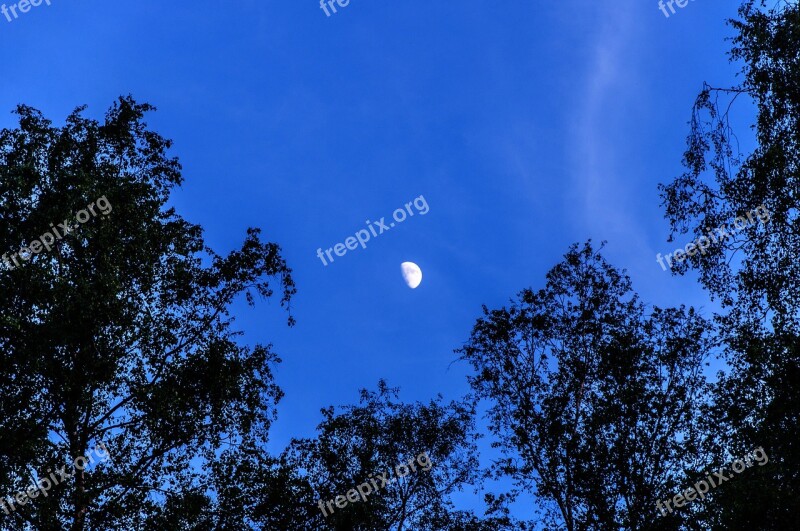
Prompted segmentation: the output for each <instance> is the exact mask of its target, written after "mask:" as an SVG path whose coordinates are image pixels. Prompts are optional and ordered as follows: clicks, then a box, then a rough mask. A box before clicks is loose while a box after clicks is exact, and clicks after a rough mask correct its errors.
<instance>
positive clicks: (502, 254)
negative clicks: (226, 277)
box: [0, 0, 746, 451]
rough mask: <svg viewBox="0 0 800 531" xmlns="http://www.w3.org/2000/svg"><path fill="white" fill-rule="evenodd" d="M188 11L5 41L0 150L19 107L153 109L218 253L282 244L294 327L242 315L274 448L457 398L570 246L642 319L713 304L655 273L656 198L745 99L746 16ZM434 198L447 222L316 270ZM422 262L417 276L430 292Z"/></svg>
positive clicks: (299, 5)
mask: <svg viewBox="0 0 800 531" xmlns="http://www.w3.org/2000/svg"><path fill="white" fill-rule="evenodd" d="M173 4H174V3H170V2H155V1H152V0H137V1H136V2H133V1H116V2H102V1H100V0H83V1H81V2H75V1H70V0H52V5H51V6H46V5H45V4H43V5H42V6H40V7H36V8H33V9H32V10H31V11H30V12H28V13H26V14H24V15H21V16H20V18H18V19H16V20H13V21H12V22H10V23H9V22H7V21H6V20H5V19H4V18H0V50H2V57H3V61H2V77H3V82H2V83H1V84H0V103H1V104H2V105H1V107H2V113H0V127H10V126H13V125H14V117H13V116H12V115H11V114H10V113H9V112H10V111H11V110H12V109H13V107H14V106H15V105H16V104H18V103H26V104H29V105H32V106H34V107H37V108H39V109H41V110H42V111H43V112H44V113H45V115H47V116H48V117H50V118H52V119H54V120H55V121H56V123H57V124H58V125H60V124H61V123H62V122H61V120H63V118H64V116H66V114H67V113H68V112H69V111H71V110H72V109H73V108H74V107H75V106H77V105H80V104H87V105H89V110H88V114H89V115H91V116H93V117H96V118H100V117H102V115H103V113H104V112H105V110H106V109H107V108H108V106H109V105H110V104H111V103H112V101H113V100H114V99H115V98H116V97H117V96H119V95H123V94H128V93H130V94H132V95H133V96H134V97H135V98H136V99H137V100H139V101H147V102H149V103H152V104H154V105H156V106H157V107H158V109H159V110H158V112H157V113H154V114H151V115H150V116H149V118H148V121H149V123H150V124H151V126H153V127H154V128H155V129H156V130H158V131H159V132H160V133H161V134H163V135H164V136H166V137H168V138H172V139H173V140H174V141H175V146H174V152H173V153H174V154H175V155H177V156H178V157H179V158H180V159H181V162H182V164H183V166H184V177H185V179H186V182H185V184H184V186H183V188H182V189H180V190H179V191H177V193H176V194H175V195H174V197H173V202H174V204H175V206H176V207H177V208H178V210H179V212H181V213H182V215H183V216H184V217H185V218H187V219H188V220H190V221H192V222H195V223H199V224H200V225H202V226H203V227H204V229H205V235H206V238H207V241H208V243H209V244H210V245H211V246H212V247H213V248H215V249H216V250H217V252H221V253H222V252H227V251H230V250H232V249H233V248H235V247H236V246H237V245H238V244H239V243H240V242H241V240H242V239H243V238H244V234H245V230H246V228H247V227H248V226H257V227H261V228H262V229H263V230H264V233H265V236H266V239H268V240H270V241H275V242H277V243H279V244H280V245H281V246H282V248H283V250H284V256H285V257H286V259H287V260H288V262H289V264H290V266H291V267H292V268H293V269H294V274H295V281H296V282H297V285H298V294H297V296H296V298H295V299H294V303H293V313H294V315H295V317H296V319H297V323H298V324H297V326H296V327H294V328H292V329H288V328H286V327H285V324H284V323H285V315H284V314H283V313H281V311H280V310H279V308H278V305H277V304H276V303H275V302H272V303H270V304H264V303H261V304H259V305H258V306H257V307H256V308H255V309H250V308H249V307H247V306H246V305H244V304H241V305H238V306H237V308H236V315H237V324H238V327H239V328H241V329H242V330H243V331H244V332H245V335H244V338H243V340H244V341H247V342H250V343H256V342H265V343H266V342H270V343H273V345H274V348H275V350H276V351H277V352H278V354H279V355H280V356H281V357H282V358H283V360H284V363H283V364H282V365H281V366H280V367H279V369H278V371H277V377H278V383H279V385H280V386H281V387H282V388H283V389H284V391H285V392H286V397H285V399H284V400H283V401H282V403H281V406H280V419H279V421H278V423H277V424H276V425H275V427H274V429H273V432H272V437H273V439H272V441H271V445H272V447H273V448H272V449H273V450H275V451H279V450H280V449H281V448H283V447H284V446H285V444H286V443H287V442H288V441H289V439H290V438H291V437H298V436H310V435H312V434H313V430H314V427H315V426H316V424H317V423H318V422H319V421H320V420H321V416H320V415H319V409H320V408H321V407H324V406H327V405H331V404H336V405H338V404H345V403H353V402H355V401H356V400H357V390H358V389H359V388H362V387H369V388H374V387H375V384H376V383H377V381H378V379H379V378H386V379H387V380H388V381H389V383H390V384H391V385H394V386H399V387H401V389H402V395H401V396H402V398H403V399H405V400H409V401H411V400H428V399H430V398H432V397H433V396H435V395H436V394H437V393H442V394H443V395H444V396H445V397H446V398H448V399H450V398H457V397H458V396H461V395H462V394H463V393H465V392H466V391H467V384H466V381H465V379H464V375H465V374H466V371H467V367H466V366H464V365H463V364H454V365H452V366H451V365H450V363H451V362H452V361H453V360H454V357H455V355H454V354H453V349H454V348H457V347H459V346H460V345H461V344H462V343H463V342H464V341H465V340H466V338H467V337H468V335H469V332H470V330H471V327H472V325H473V324H474V321H475V319H476V318H477V317H478V316H479V314H480V307H481V304H486V305H487V306H489V307H496V306H499V305H502V304H504V303H505V302H507V301H508V299H509V298H510V297H512V296H513V295H514V294H515V293H517V292H518V291H519V290H521V289H523V288H525V287H528V286H532V287H540V286H541V285H542V284H543V279H544V274H545V273H546V271H547V270H548V269H549V268H550V267H552V266H553V265H554V264H555V263H557V262H558V261H559V260H560V258H561V256H562V254H563V253H564V252H565V251H566V250H567V248H568V246H569V245H570V244H571V243H573V242H583V241H585V240H586V239H588V238H592V239H594V240H595V241H600V240H608V246H607V248H606V255H607V256H608V257H609V258H610V260H611V261H612V263H614V264H615V265H617V266H619V267H624V268H626V269H627V270H628V271H629V273H630V274H631V276H632V278H633V280H634V285H635V288H636V289H637V290H638V291H639V292H640V293H641V294H642V296H643V298H644V299H645V300H646V301H649V302H651V303H654V304H658V305H661V306H665V305H677V304H693V305H698V306H704V307H706V308H707V309H708V308H709V307H710V306H709V303H708V301H707V297H706V296H705V295H704V294H703V293H702V292H701V291H700V290H699V289H698V288H697V287H696V284H695V283H694V282H693V280H692V279H691V278H675V277H672V276H671V275H669V274H668V273H665V272H664V271H662V270H661V268H660V267H659V266H658V264H657V263H656V262H655V254H656V253H657V252H661V253H664V254H666V253H668V252H670V251H672V250H673V249H674V248H675V247H676V245H674V244H668V243H667V242H666V238H667V236H668V226H667V223H666V221H665V220H664V219H663V214H662V210H661V208H660V206H659V203H660V201H659V198H658V192H657V189H656V185H657V184H658V183H659V182H667V181H668V180H670V179H671V178H672V177H673V176H675V175H677V174H678V173H679V172H680V159H681V155H682V152H683V147H684V138H685V135H686V132H687V125H686V122H687V120H688V119H689V116H690V109H691V105H692V102H693V100H694V97H695V95H696V94H697V92H698V91H699V89H700V88H701V87H702V83H703V81H708V82H709V83H711V84H713V85H716V86H725V85H729V84H731V83H733V82H734V74H735V70H736V68H735V67H734V66H732V65H730V64H728V62H727V57H726V55H725V52H726V51H727V49H728V47H729V44H728V43H727V42H725V40H724V39H725V37H727V36H730V34H731V29H730V28H728V27H727V26H725V25H724V23H723V21H724V20H725V19H726V18H728V17H731V16H733V15H735V9H736V4H737V2H721V1H719V0H698V1H696V2H690V3H689V5H688V6H687V7H685V8H683V9H678V11H677V13H676V14H675V15H672V16H671V17H669V18H666V17H664V15H663V14H662V13H661V11H659V9H658V6H657V2H656V0H635V1H634V0H618V1H616V2H594V1H588V0H580V1H579V0H560V1H559V2H540V1H536V2H530V1H522V0H513V1H506V2H489V1H485V0H484V1H478V0H460V1H458V2H454V1H447V2H445V1H438V2H431V1H422V0H409V1H406V2H377V1H368V0H351V2H350V4H349V5H348V6H347V7H345V8H339V12H338V13H336V14H334V15H332V16H330V17H326V15H325V13H324V12H323V11H322V10H321V9H320V8H319V5H318V3H317V2H316V0H283V1H276V0H266V1H264V0H259V1H255V0H243V1H240V2H230V3H221V2H218V1H215V2H210V1H207V0H195V1H193V2H191V3H190V2H181V5H180V6H177V5H173ZM740 124H741V125H742V127H744V126H745V125H746V124H745V121H744V118H742V119H741V121H740ZM743 140H745V142H746V138H744V139H743ZM420 195H423V196H424V197H425V199H426V200H427V203H428V205H429V207H430V211H429V212H428V213H427V215H425V216H419V215H416V216H414V217H412V218H409V219H408V220H406V221H405V222H404V223H402V224H400V225H398V226H397V227H395V228H393V229H392V230H391V231H389V232H387V233H384V234H382V235H381V236H380V237H378V238H375V239H373V240H372V241H370V242H369V243H368V246H367V248H366V249H361V248H359V249H357V250H355V251H350V252H348V253H347V254H346V255H345V256H344V257H340V258H337V260H336V261H335V262H334V263H333V264H330V265H328V266H327V267H325V266H323V265H322V263H321V261H320V260H319V258H317V256H316V254H315V253H316V250H317V248H319V247H322V248H327V247H332V246H333V245H334V244H335V243H337V242H343V241H344V240H345V238H346V237H348V236H351V235H353V234H354V233H355V232H356V231H357V230H359V229H362V228H363V227H364V222H365V220H366V219H370V220H377V219H379V218H380V217H381V216H385V217H387V218H389V216H391V213H392V211H393V210H395V209H396V208H399V207H402V206H403V205H404V204H405V203H407V202H409V201H411V200H413V199H414V198H415V197H418V196H420ZM689 239H690V237H688V236H687V237H685V238H683V239H682V240H679V241H680V242H682V243H681V244H683V243H686V242H688V241H689ZM403 261H413V262H416V263H417V264H419V265H420V266H421V268H422V271H423V275H424V278H423V281H422V284H421V286H420V287H419V288H418V289H416V290H411V289H409V288H407V287H406V286H405V285H404V284H403V282H402V279H401V277H400V272H399V265H400V263H401V262H403Z"/></svg>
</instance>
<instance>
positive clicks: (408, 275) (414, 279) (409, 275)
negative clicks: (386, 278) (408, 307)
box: [400, 262, 422, 289]
mask: <svg viewBox="0 0 800 531" xmlns="http://www.w3.org/2000/svg"><path fill="white" fill-rule="evenodd" d="M400 271H401V272H402V273H403V280H405V281H406V285H407V286H408V287H409V288H411V289H414V288H416V287H417V286H419V283H420V282H422V270H421V269H420V268H419V266H418V265H417V264H415V263H414V262H403V263H402V264H400Z"/></svg>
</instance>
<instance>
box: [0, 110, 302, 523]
mask: <svg viewBox="0 0 800 531" xmlns="http://www.w3.org/2000/svg"><path fill="white" fill-rule="evenodd" d="M150 110H152V107H150V106H149V105H146V104H139V103H136V102H135V101H134V100H133V99H132V98H130V97H127V98H120V99H119V101H118V102H116V103H115V104H114V105H113V106H112V107H111V108H110V110H109V111H108V113H107V115H106V118H105V120H104V122H102V123H99V122H97V121H94V120H91V119H87V118H85V117H84V116H83V115H82V111H83V109H82V108H79V109H77V110H76V111H75V112H73V113H72V114H70V116H69V117H68V118H67V120H66V124H65V125H64V126H63V127H60V128H59V127H54V126H53V125H52V124H51V122H50V121H48V120H46V119H45V118H44V117H43V116H42V114H41V113H39V112H38V111H36V110H34V109H32V108H30V107H26V106H20V107H18V108H17V110H16V113H17V115H18V116H19V127H17V128H15V129H4V130H3V131H2V132H1V133H0V221H2V222H0V227H2V228H0V243H1V244H2V246H3V248H4V250H10V252H16V250H17V249H20V247H21V246H27V245H30V246H31V249H33V244H32V240H33V239H35V238H39V235H43V234H44V233H46V232H48V231H51V227H52V226H51V224H56V223H60V222H62V221H63V220H73V219H75V217H76V212H78V215H79V217H78V220H79V221H80V220H81V217H82V216H80V210H81V209H84V208H86V206H87V204H88V203H90V202H91V201H94V200H96V199H97V198H101V197H104V198H106V200H107V202H108V203H109V204H110V205H111V207H112V210H111V211H110V212H109V213H108V215H106V216H97V217H93V218H92V219H89V220H88V221H86V222H85V223H84V224H82V225H81V226H80V228H79V229H75V230H73V231H72V233H70V234H62V235H61V236H62V238H60V239H56V241H55V242H54V243H53V245H52V246H51V248H50V249H47V250H40V252H39V253H38V254H31V253H24V254H26V255H27V256H28V260H27V261H25V262H24V263H20V266H19V267H14V268H4V269H3V270H2V271H0V308H2V309H1V310H0V346H1V347H2V349H0V350H1V351H0V360H2V366H3V371H2V374H1V375H0V411H2V415H0V466H2V469H0V489H2V490H3V492H5V493H9V494H11V493H14V492H17V491H24V490H26V489H27V488H28V487H29V486H30V485H31V484H32V482H33V481H34V480H36V479H38V478H40V477H46V476H47V474H48V472H47V471H48V470H50V469H53V470H55V469H57V468H58V467H61V466H63V465H70V467H71V463H72V462H73V459H74V458H76V457H78V456H82V455H85V454H87V452H88V451H89V450H90V449H91V448H93V447H94V445H96V444H97V443H98V442H101V441H102V442H104V443H105V444H106V445H107V447H108V451H109V453H110V456H111V457H110V458H111V462H106V463H99V464H97V465H96V466H91V467H88V468H86V469H85V470H74V477H72V478H71V479H70V480H68V481H65V482H64V483H62V484H60V485H58V486H56V487H53V488H52V489H50V491H49V495H48V496H47V497H41V496H40V497H38V498H37V499H36V500H32V501H31V502H30V503H28V502H26V503H25V504H24V505H22V504H19V505H17V506H16V510H14V511H12V512H11V513H10V514H9V515H7V516H6V515H2V517H3V526H4V527H5V528H7V529H28V528H32V529H73V530H82V529H137V528H140V527H142V526H143V525H144V522H145V521H146V520H147V518H148V517H150V516H151V515H156V514H158V512H159V509H160V508H161V507H162V506H163V504H164V503H165V496H164V493H167V492H169V493H171V495H172V496H173V497H177V498H178V499H180V500H182V501H183V502H187V500H190V495H191V494H192V493H194V492H195V491H196V489H197V487H198V486H199V485H202V484H203V479H204V476H206V475H208V472H206V471H203V468H204V465H205V464H207V463H209V462H214V461H215V458H216V455H215V454H216V453H217V452H218V451H219V450H220V449H221V448H222V447H223V445H228V444H233V445H236V444H247V443H251V442H253V441H255V442H260V441H264V440H265V439H266V436H267V429H268V427H269V425H270V422H271V421H272V419H273V416H274V405H275V403H276V402H277V401H278V399H279V398H280V396H281V391H280V389H279V388H278V387H277V385H276V384H275V383H274V381H273V377H272V372H271V370H272V366H273V365H274V363H276V362H277V361H278V359H277V357H276V356H275V354H274V353H273V352H272V351H271V350H270V347H269V346H260V345H259V346H256V347H255V348H249V347H244V346H240V345H238V344H237V343H236V341H235V339H236V332H235V331H234V330H233V329H232V328H231V321H232V319H231V317H230V316H229V314H228V307H229V305H230V304H231V303H232V302H233V300H234V298H236V297H237V296H239V295H241V294H244V295H245V296H246V297H247V299H248V301H249V302H250V303H251V304H252V303H253V302H254V295H260V296H262V297H270V296H272V294H273V289H272V283H273V282H277V283H278V284H279V286H280V290H281V304H283V305H288V303H289V300H290V298H291V296H292V295H293V293H294V291H295V288H294V284H293V282H292V278H291V274H290V273H291V271H290V269H289V268H288V267H287V265H286V263H285V262H284V260H283V258H282V257H281V255H280V249H279V247H278V246H277V245H275V244H272V243H262V242H261V241H260V238H259V231H258V230H256V229H250V230H248V232H247V236H246V238H245V240H244V243H243V244H242V246H241V249H239V250H237V251H234V252H232V253H230V254H229V255H228V256H219V255H217V254H215V253H214V252H213V251H212V250H211V249H209V248H207V247H206V246H205V245H204V243H203V239H202V235H201V229H200V227H199V226H197V225H192V224H190V223H188V222H187V221H185V220H183V219H182V218H181V217H180V216H179V215H178V214H176V213H175V211H174V210H173V209H171V208H168V207H167V205H166V203H167V200H168V198H169V193H170V190H171V189H172V188H173V187H175V186H177V185H179V184H180V183H181V174H180V165H179V163H178V161H177V160H176V159H174V158H169V156H168V155H167V150H168V149H169V148H170V142H169V141H168V140H165V139H163V138H162V137H161V136H159V135H158V134H156V133H155V132H153V131H151V130H149V129H148V128H147V126H146V124H145V123H144V121H143V116H144V113H145V112H147V111H150ZM51 234H52V233H51ZM44 240H48V241H49V239H48V238H45V239H44ZM290 324H291V318H290ZM112 463H113V464H112Z"/></svg>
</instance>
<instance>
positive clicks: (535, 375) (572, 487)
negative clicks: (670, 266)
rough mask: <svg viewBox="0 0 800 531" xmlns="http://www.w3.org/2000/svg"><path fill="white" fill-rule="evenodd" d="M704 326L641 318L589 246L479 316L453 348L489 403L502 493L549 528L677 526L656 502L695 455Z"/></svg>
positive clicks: (642, 312) (678, 315) (673, 314)
mask: <svg viewBox="0 0 800 531" xmlns="http://www.w3.org/2000/svg"><path fill="white" fill-rule="evenodd" d="M708 331H709V323H708V322H706V321H705V320H704V319H702V318H701V317H699V316H698V315H697V314H696V313H695V311H694V310H692V309H689V310H686V309H684V308H679V309H659V308H654V309H652V311H651V312H650V313H649V315H648V313H647V311H646V309H645V307H644V305H643V304H642V303H641V302H639V299H638V296H637V295H636V294H635V293H633V291H632V288H631V284H630V280H629V279H628V278H627V277H626V276H625V275H624V274H623V273H622V272H620V271H618V270H616V269H614V268H613V267H612V266H610V265H609V264H608V263H607V262H606V261H605V259H603V257H602V256H601V255H600V254H599V253H598V252H597V251H595V250H594V249H593V247H592V245H591V243H587V244H585V245H584V246H583V247H582V248H579V247H578V246H577V245H574V246H572V247H571V248H570V250H569V252H568V253H567V254H566V255H565V257H564V260H563V261H562V262H561V263H560V264H558V265H557V266H556V267H554V268H553V269H552V270H551V271H550V272H549V273H548V275H547V284H546V286H545V287H544V288H543V289H541V290H539V291H533V290H532V289H525V290H523V291H521V292H520V293H519V295H518V296H517V297H516V299H514V300H513V301H512V302H511V304H510V305H509V306H508V307H504V308H500V309H496V310H489V309H487V308H485V307H484V316H483V317H482V318H481V319H479V320H478V322H477V323H476V325H475V327H474V329H473V331H472V334H471V336H470V338H469V341H468V342H467V344H466V345H465V346H464V347H463V348H461V349H460V350H459V352H460V354H461V356H462V358H463V359H465V360H466V361H468V362H469V363H470V364H471V365H472V366H473V368H474V371H475V373H474V376H472V377H471V378H470V383H471V385H472V387H473V389H474V390H475V392H476V393H477V394H478V395H479V396H480V397H481V398H484V399H486V400H487V401H488V402H489V404H490V406H489V413H488V419H489V425H490V430H491V432H492V433H493V434H494V435H495V437H496V438H497V441H498V445H499V447H500V448H501V450H502V451H503V454H504V456H505V459H504V460H502V461H500V462H498V463H497V464H496V466H495V467H494V470H495V472H496V474H497V475H498V476H504V475H507V476H510V477H511V478H512V479H513V480H514V482H515V484H516V486H517V489H518V490H517V492H512V493H511V494H512V496H513V495H519V494H520V493H521V492H526V493H528V494H534V493H535V494H536V496H537V498H539V499H540V500H544V501H549V502H551V504H550V505H549V506H548V507H547V510H546V512H545V514H544V523H545V525H546V526H552V528H554V529H555V528H558V529H560V528H564V529H567V530H569V531H574V530H583V529H640V530H641V529H677V528H678V526H679V525H680V522H681V516H680V515H679V514H677V513H674V514H670V513H668V512H667V511H666V510H665V517H660V518H656V517H657V516H658V515H659V514H658V513H659V511H658V510H657V508H656V504H657V502H658V501H659V500H662V499H667V498H671V497H672V495H673V494H674V493H675V492H678V491H679V490H681V489H680V486H681V485H682V484H683V476H684V475H683V469H682V467H683V466H686V465H689V464H691V463H692V461H693V459H695V458H694V456H695V455H696V450H697V442H698V433H697V420H698V413H699V411H698V406H699V405H700V404H701V403H702V400H703V390H704V380H703V377H702V374H701V366H702V360H703V358H704V356H705V354H706V352H707V349H708V347H709V344H710V343H709V339H708ZM534 487H535V489H533V488H534ZM548 528H549V527H548Z"/></svg>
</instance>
